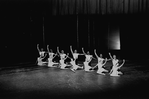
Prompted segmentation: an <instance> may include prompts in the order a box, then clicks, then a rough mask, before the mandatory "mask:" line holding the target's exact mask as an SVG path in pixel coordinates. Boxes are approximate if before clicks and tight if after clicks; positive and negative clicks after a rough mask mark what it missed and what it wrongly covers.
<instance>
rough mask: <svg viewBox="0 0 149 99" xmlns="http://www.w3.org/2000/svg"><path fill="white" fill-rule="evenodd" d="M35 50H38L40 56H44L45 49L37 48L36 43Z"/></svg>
mask: <svg viewBox="0 0 149 99" xmlns="http://www.w3.org/2000/svg"><path fill="white" fill-rule="evenodd" d="M37 50H38V52H39V55H40V56H41V57H44V56H45V51H44V50H43V48H41V50H40V49H39V44H37Z"/></svg>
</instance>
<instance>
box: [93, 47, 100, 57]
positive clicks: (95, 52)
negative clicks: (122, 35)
mask: <svg viewBox="0 0 149 99" xmlns="http://www.w3.org/2000/svg"><path fill="white" fill-rule="evenodd" d="M94 53H95V56H96V57H97V58H98V57H99V56H98V55H97V53H96V49H94Z"/></svg>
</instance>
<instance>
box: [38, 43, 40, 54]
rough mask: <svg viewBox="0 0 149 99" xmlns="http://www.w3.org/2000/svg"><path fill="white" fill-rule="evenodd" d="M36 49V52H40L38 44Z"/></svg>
mask: <svg viewBox="0 0 149 99" xmlns="http://www.w3.org/2000/svg"><path fill="white" fill-rule="evenodd" d="M37 50H38V52H40V49H39V44H37Z"/></svg>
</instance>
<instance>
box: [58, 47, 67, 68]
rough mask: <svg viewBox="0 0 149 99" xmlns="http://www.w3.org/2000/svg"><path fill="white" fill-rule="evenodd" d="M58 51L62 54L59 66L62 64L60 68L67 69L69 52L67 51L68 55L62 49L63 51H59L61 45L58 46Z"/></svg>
mask: <svg viewBox="0 0 149 99" xmlns="http://www.w3.org/2000/svg"><path fill="white" fill-rule="evenodd" d="M57 52H58V54H59V56H60V61H59V62H60V64H59V66H60V68H61V69H65V67H66V66H67V65H66V64H65V60H66V59H67V58H68V55H69V53H67V55H66V54H65V53H64V50H61V53H60V52H59V47H57Z"/></svg>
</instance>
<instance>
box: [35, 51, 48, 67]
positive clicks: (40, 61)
mask: <svg viewBox="0 0 149 99" xmlns="http://www.w3.org/2000/svg"><path fill="white" fill-rule="evenodd" d="M46 55H47V54H46ZM46 55H45V56H44V57H42V56H39V57H38V58H37V65H38V66H44V65H45V63H47V62H43V61H42V60H43V59H44V58H45V57H46Z"/></svg>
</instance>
